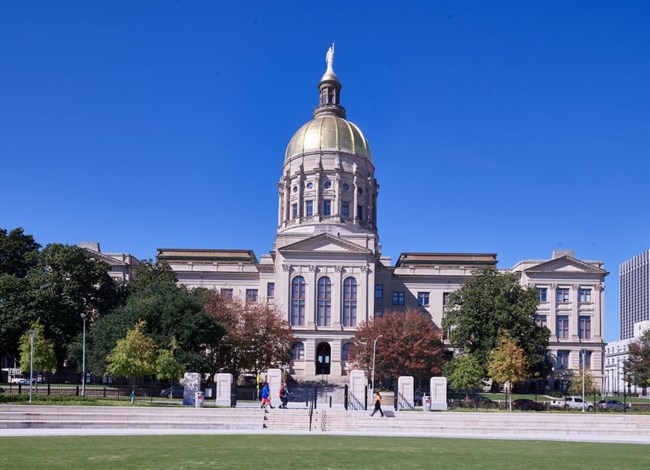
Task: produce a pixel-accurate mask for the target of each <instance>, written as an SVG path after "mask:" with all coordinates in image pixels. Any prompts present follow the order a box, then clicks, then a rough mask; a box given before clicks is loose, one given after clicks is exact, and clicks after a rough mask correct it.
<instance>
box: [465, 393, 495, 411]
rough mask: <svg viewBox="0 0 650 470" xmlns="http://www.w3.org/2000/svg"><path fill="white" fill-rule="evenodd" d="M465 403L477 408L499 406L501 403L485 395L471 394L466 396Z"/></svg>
mask: <svg viewBox="0 0 650 470" xmlns="http://www.w3.org/2000/svg"><path fill="white" fill-rule="evenodd" d="M465 403H466V404H468V405H472V406H475V407H477V408H497V407H498V406H499V404H498V403H497V402H496V401H492V400H491V399H489V398H488V397H484V396H483V395H469V396H468V397H467V398H465Z"/></svg>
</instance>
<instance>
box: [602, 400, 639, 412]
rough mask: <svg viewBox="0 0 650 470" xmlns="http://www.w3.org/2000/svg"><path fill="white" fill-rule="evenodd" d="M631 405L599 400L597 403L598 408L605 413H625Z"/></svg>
mask: <svg viewBox="0 0 650 470" xmlns="http://www.w3.org/2000/svg"><path fill="white" fill-rule="evenodd" d="M630 407H631V405H630V404H629V403H623V402H620V401H618V400H600V401H599V402H598V408H599V409H601V410H607V411H625V410H626V409H628V410H629V409H630Z"/></svg>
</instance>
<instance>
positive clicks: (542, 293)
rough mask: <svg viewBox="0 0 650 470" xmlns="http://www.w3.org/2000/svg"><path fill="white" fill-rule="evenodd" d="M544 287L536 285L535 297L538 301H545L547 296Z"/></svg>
mask: <svg viewBox="0 0 650 470" xmlns="http://www.w3.org/2000/svg"><path fill="white" fill-rule="evenodd" d="M546 291H547V289H546V287H538V288H537V298H538V300H539V301H540V302H546V301H547V300H546V299H547V297H546Z"/></svg>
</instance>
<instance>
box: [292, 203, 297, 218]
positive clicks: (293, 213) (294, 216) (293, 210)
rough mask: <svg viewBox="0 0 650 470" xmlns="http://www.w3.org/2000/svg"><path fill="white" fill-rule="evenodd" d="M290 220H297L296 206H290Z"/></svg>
mask: <svg viewBox="0 0 650 470" xmlns="http://www.w3.org/2000/svg"><path fill="white" fill-rule="evenodd" d="M291 218H292V219H297V218H298V204H291Z"/></svg>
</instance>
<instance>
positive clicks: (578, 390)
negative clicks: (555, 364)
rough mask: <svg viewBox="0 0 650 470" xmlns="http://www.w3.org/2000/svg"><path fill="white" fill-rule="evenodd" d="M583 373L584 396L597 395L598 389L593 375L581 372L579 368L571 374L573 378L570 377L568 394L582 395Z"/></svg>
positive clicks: (585, 371) (589, 372)
mask: <svg viewBox="0 0 650 470" xmlns="http://www.w3.org/2000/svg"><path fill="white" fill-rule="evenodd" d="M583 373H584V377H585V395H594V394H596V393H598V391H599V389H598V387H597V386H596V382H595V381H594V377H593V375H591V371H589V370H584V371H583V370H582V367H580V369H579V370H576V371H574V372H573V376H572V377H571V385H569V393H570V394H572V395H582V376H583Z"/></svg>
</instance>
